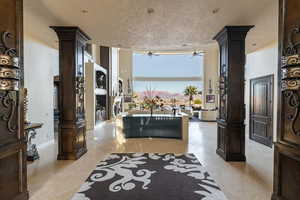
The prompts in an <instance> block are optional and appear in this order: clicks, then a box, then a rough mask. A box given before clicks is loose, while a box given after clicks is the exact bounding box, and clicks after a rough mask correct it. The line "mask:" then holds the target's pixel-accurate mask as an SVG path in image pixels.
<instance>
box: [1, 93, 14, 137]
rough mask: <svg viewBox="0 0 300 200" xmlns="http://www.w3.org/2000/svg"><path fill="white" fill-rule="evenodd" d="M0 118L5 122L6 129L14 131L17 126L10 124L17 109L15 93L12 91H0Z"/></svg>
mask: <svg viewBox="0 0 300 200" xmlns="http://www.w3.org/2000/svg"><path fill="white" fill-rule="evenodd" d="M0 102H1V104H0V105H1V107H0V108H3V109H1V112H0V120H2V121H4V122H6V124H7V129H8V131H9V132H11V133H15V131H16V129H17V127H16V126H15V125H13V124H12V122H13V119H14V115H15V111H16V109H17V94H16V92H14V91H0Z"/></svg>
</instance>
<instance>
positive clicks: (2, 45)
mask: <svg viewBox="0 0 300 200" xmlns="http://www.w3.org/2000/svg"><path fill="white" fill-rule="evenodd" d="M23 102H24V99H23V1H22V0H1V1H0V198H1V199H18V200H26V199H28V191H27V164H26V136H25V134H24V115H23Z"/></svg>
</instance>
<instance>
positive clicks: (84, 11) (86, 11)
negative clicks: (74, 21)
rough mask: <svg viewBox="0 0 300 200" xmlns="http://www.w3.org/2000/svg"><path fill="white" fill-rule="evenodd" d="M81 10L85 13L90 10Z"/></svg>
mask: <svg viewBox="0 0 300 200" xmlns="http://www.w3.org/2000/svg"><path fill="white" fill-rule="evenodd" d="M81 12H82V13H84V14H85V13H88V12H89V11H88V10H81Z"/></svg>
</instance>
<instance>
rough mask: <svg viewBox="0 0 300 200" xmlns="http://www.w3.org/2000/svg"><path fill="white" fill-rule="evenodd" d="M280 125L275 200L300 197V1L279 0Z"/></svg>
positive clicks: (276, 151)
mask: <svg viewBox="0 0 300 200" xmlns="http://www.w3.org/2000/svg"><path fill="white" fill-rule="evenodd" d="M278 55H279V61H278V63H279V66H278V76H279V78H278V80H279V83H278V84H279V87H278V88H279V91H278V125H277V141H276V142H275V153H274V155H275V158H274V184H273V185H274V192H273V196H272V200H298V199H299V198H300V196H299V194H300V1H299V0H280V1H279V52H278Z"/></svg>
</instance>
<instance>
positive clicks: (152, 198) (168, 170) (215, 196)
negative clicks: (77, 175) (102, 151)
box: [72, 153, 226, 200]
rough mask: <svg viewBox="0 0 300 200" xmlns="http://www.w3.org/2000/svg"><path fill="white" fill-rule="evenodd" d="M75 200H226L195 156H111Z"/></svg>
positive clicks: (151, 154)
mask: <svg viewBox="0 0 300 200" xmlns="http://www.w3.org/2000/svg"><path fill="white" fill-rule="evenodd" d="M72 200H226V197H225V195H224V193H223V192H222V191H221V190H220V188H219V187H218V186H217V184H216V182H215V181H214V180H213V179H212V178H211V177H210V175H209V174H208V172H207V171H206V170H205V168H204V167H203V166H202V165H201V164H200V163H199V161H198V160H197V158H196V157H195V156H194V155H193V154H181V155H178V154H153V153H149V154H148V153H147V154H146V153H131V154H111V155H109V156H108V157H107V158H106V160H104V161H102V162H100V163H99V164H98V165H97V167H96V169H95V170H94V171H93V172H92V174H91V175H90V176H89V178H88V179H87V180H86V182H85V183H84V184H83V185H82V186H81V188H80V190H79V192H78V193H77V194H75V195H74V196H73V198H72Z"/></svg>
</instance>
